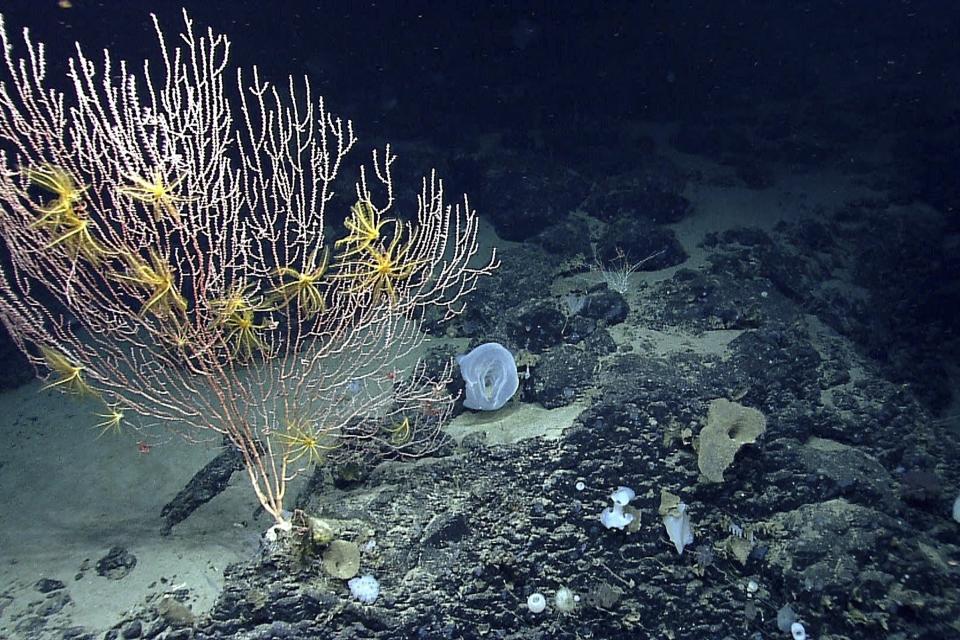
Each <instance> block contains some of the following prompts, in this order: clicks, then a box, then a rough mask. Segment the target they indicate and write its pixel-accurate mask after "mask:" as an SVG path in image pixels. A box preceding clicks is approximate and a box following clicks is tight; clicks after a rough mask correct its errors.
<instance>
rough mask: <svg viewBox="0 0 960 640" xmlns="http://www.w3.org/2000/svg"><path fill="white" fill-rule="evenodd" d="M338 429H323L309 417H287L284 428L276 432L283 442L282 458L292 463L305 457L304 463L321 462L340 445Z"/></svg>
mask: <svg viewBox="0 0 960 640" xmlns="http://www.w3.org/2000/svg"><path fill="white" fill-rule="evenodd" d="M338 435H339V434H338V430H336V429H323V428H322V427H321V426H319V425H318V424H317V423H316V421H314V420H311V419H310V418H306V417H302V416H296V417H292V418H287V420H286V424H285V430H284V431H283V432H282V433H276V434H275V436H276V437H277V439H279V440H280V442H281V443H283V447H284V452H283V460H284V462H285V463H287V464H294V463H296V462H297V461H299V460H302V459H303V458H306V462H305V463H304V464H305V465H310V464H316V463H320V462H323V460H324V459H325V458H326V457H327V454H329V453H330V452H331V451H334V450H336V449H338V448H339V447H340V439H339V437H338Z"/></svg>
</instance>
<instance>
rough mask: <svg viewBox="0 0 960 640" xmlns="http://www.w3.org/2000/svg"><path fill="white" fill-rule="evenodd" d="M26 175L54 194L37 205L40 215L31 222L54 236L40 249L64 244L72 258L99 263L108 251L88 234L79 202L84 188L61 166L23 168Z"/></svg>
mask: <svg viewBox="0 0 960 640" xmlns="http://www.w3.org/2000/svg"><path fill="white" fill-rule="evenodd" d="M26 175H27V178H28V179H29V180H30V182H32V183H33V184H35V185H37V186H38V187H40V188H41V189H43V190H44V191H48V192H50V193H53V194H55V195H56V196H57V197H56V198H55V199H54V200H52V201H51V202H49V203H47V204H45V205H43V206H41V207H39V210H40V213H41V214H42V215H41V216H40V217H39V218H37V220H35V221H34V222H33V223H32V225H31V226H32V227H34V228H42V229H47V230H49V231H50V233H51V234H52V235H53V236H54V238H53V239H52V240H51V241H50V242H48V243H47V244H46V245H45V246H44V247H43V248H44V249H51V248H53V247H56V246H64V247H66V248H67V250H68V252H69V254H70V255H71V256H72V257H74V258H76V257H77V256H83V257H84V258H86V259H87V260H89V261H90V262H91V263H93V264H94V265H99V264H100V260H101V258H102V257H103V256H104V255H107V254H108V253H109V252H108V251H107V250H106V249H105V248H104V247H103V246H102V245H101V244H100V243H99V242H97V241H96V240H95V239H94V237H93V235H92V234H91V233H90V219H89V218H88V217H87V216H86V215H85V213H84V207H83V201H82V195H83V192H84V191H86V189H87V187H85V186H84V187H81V186H78V185H77V182H76V180H74V179H73V176H71V175H70V174H69V173H68V172H67V171H66V170H65V169H62V168H61V167H56V166H53V165H49V164H44V165H40V166H39V167H36V168H33V169H27V170H26Z"/></svg>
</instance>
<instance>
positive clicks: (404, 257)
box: [337, 227, 423, 302]
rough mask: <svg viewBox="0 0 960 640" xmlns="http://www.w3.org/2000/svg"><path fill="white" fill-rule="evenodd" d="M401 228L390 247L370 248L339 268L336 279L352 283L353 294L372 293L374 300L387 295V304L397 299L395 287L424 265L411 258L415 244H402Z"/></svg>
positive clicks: (421, 261) (411, 242)
mask: <svg viewBox="0 0 960 640" xmlns="http://www.w3.org/2000/svg"><path fill="white" fill-rule="evenodd" d="M401 235H402V227H398V228H397V231H396V233H395V234H394V236H393V239H392V240H391V241H390V244H389V245H387V246H386V247H383V248H377V247H374V246H372V245H371V246H369V247H367V248H366V250H365V251H364V252H363V255H362V256H360V257H358V258H357V259H355V260H351V261H348V262H345V263H342V264H341V265H340V273H338V274H337V277H338V278H347V279H351V280H353V281H354V285H353V291H354V292H364V291H369V292H371V294H372V296H373V298H374V299H378V298H380V297H381V296H382V295H386V296H387V298H389V300H390V302H396V301H397V299H398V295H397V286H398V285H399V284H400V282H402V281H404V280H407V279H408V278H410V276H412V275H413V274H414V273H416V272H417V270H418V269H419V268H420V267H421V266H422V265H423V260H414V259H411V258H410V251H411V249H413V248H414V246H415V242H414V241H412V240H411V241H410V242H407V243H402V242H401Z"/></svg>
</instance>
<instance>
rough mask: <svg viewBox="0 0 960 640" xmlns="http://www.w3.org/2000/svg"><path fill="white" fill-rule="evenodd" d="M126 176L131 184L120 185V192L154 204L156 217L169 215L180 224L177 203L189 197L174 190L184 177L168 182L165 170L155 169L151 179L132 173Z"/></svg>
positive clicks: (151, 204)
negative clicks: (177, 193)
mask: <svg viewBox="0 0 960 640" xmlns="http://www.w3.org/2000/svg"><path fill="white" fill-rule="evenodd" d="M126 178H127V180H129V181H130V184H129V185H128V186H124V187H120V188H119V189H118V190H119V191H120V193H122V194H124V195H125V196H129V197H131V198H133V199H134V200H139V201H140V202H145V203H146V204H149V205H150V206H152V207H153V216H154V219H156V220H160V219H161V218H162V217H163V216H164V215H167V216H169V217H170V219H171V220H173V222H174V224H177V225H179V224H180V212H179V211H178V210H177V207H176V205H177V204H180V203H182V202H186V201H187V198H182V197H180V196H178V195H176V193H175V192H174V190H175V189H176V188H177V187H178V186H179V185H180V183H181V182H183V177H180V178H177V179H176V180H174V181H173V182H167V180H166V178H165V177H164V175H163V172H162V171H160V170H159V169H155V170H154V172H153V175H152V176H151V179H150V180H147V179H145V178H143V177H141V176H138V175H136V174H132V173H131V174H128V175H127V176H126Z"/></svg>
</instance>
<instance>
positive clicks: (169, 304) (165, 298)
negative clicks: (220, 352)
mask: <svg viewBox="0 0 960 640" xmlns="http://www.w3.org/2000/svg"><path fill="white" fill-rule="evenodd" d="M124 258H125V259H126V261H127V266H128V270H129V273H128V274H114V275H113V277H114V278H115V279H117V280H120V281H122V282H129V283H132V284H134V285H136V286H138V287H142V288H144V289H146V290H147V291H149V292H150V297H149V298H148V299H147V301H146V302H144V303H143V307H141V309H140V314H139V315H140V317H144V316H146V315H147V314H148V313H152V314H154V315H155V316H157V317H166V316H169V315H171V314H173V313H176V312H180V313H185V312H186V311H187V300H186V298H184V297H183V295H182V294H181V293H180V291H178V290H177V285H176V283H175V282H174V274H173V268H172V267H170V265H169V264H168V263H167V261H166V260H164V259H163V258H161V257H160V255H159V254H157V252H156V251H153V250H151V251H150V261H149V262H147V261H146V260H144V259H142V258H141V257H140V256H137V255H134V254H131V253H127V254H125V255H124Z"/></svg>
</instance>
